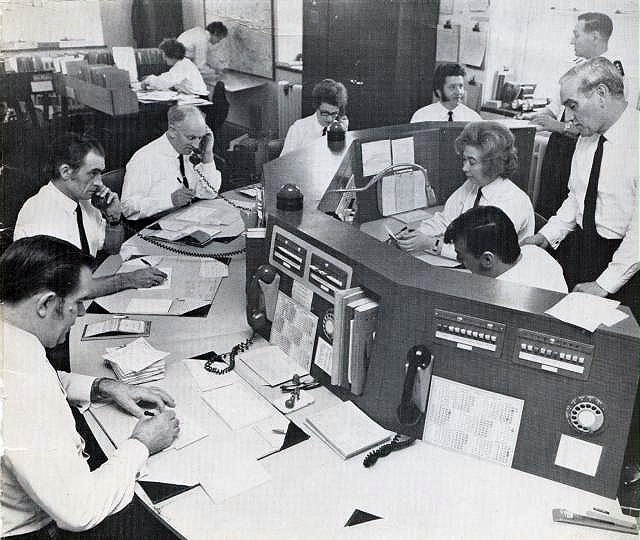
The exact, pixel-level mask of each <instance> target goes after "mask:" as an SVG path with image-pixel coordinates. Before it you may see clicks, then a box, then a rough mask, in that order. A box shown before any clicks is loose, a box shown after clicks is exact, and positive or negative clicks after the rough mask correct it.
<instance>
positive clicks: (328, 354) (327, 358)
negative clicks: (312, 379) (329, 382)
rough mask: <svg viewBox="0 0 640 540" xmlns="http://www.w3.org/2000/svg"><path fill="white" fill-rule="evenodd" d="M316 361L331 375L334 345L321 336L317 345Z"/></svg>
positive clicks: (317, 364)
mask: <svg viewBox="0 0 640 540" xmlns="http://www.w3.org/2000/svg"><path fill="white" fill-rule="evenodd" d="M313 361H314V363H315V365H316V366H318V367H319V368H320V369H321V370H322V371H324V372H325V373H326V374H327V375H331V366H332V365H333V347H332V346H331V345H330V344H329V343H328V342H327V341H325V340H324V339H322V338H321V337H319V338H318V344H317V345H316V356H315V358H314V360H313Z"/></svg>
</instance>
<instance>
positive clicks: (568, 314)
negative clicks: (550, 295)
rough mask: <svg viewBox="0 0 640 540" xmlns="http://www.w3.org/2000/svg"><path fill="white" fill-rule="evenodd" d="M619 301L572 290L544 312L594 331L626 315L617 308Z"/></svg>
mask: <svg viewBox="0 0 640 540" xmlns="http://www.w3.org/2000/svg"><path fill="white" fill-rule="evenodd" d="M619 305H620V302H618V301H617V300H609V299H608V298H600V297H599V296H594V295H592V294H587V293H581V292H572V293H569V294H568V295H567V296H565V297H564V298H563V299H562V300H560V302H558V303H557V304H556V305H555V306H552V307H550V308H549V309H548V310H547V311H545V313H547V314H549V315H551V316H552V317H555V318H556V319H560V320H561V321H565V322H568V323H571V324H575V325H576V326H579V327H581V328H584V329H586V330H589V332H594V331H595V329H596V328H598V326H600V325H601V324H605V325H607V326H611V325H613V324H615V323H617V322H620V321H621V320H622V319H626V318H627V317H628V315H627V314H626V313H623V312H622V311H619V310H618V309H617V308H618V306H619Z"/></svg>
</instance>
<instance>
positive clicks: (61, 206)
mask: <svg viewBox="0 0 640 540" xmlns="http://www.w3.org/2000/svg"><path fill="white" fill-rule="evenodd" d="M79 202H80V208H81V209H82V224H83V225H84V230H85V233H86V235H87V242H88V243H89V251H90V253H91V255H93V256H94V257H95V256H96V253H97V252H98V250H99V249H101V248H102V246H103V245H104V237H105V230H106V221H105V220H104V218H103V217H102V214H101V213H100V210H98V209H97V208H95V207H94V206H92V205H91V201H89V200H82V201H79ZM77 204H78V203H76V201H74V200H73V199H70V198H69V197H67V196H66V195H65V194H64V193H62V191H60V190H59V189H58V188H57V187H56V186H54V185H53V183H51V182H49V183H48V184H46V185H44V186H42V187H41V188H40V191H38V193H36V194H35V195H34V196H33V197H31V198H30V199H28V200H27V201H26V202H25V203H24V205H23V206H22V208H21V209H20V213H19V214H18V219H17V220H16V226H15V229H14V231H13V239H14V240H18V238H24V237H27V236H36V235H38V234H46V235H48V236H53V237H55V238H59V239H60V240H66V241H67V242H70V243H72V244H73V245H74V246H76V247H77V248H78V249H82V245H81V243H80V231H79V230H78V221H77V217H76V206H77Z"/></svg>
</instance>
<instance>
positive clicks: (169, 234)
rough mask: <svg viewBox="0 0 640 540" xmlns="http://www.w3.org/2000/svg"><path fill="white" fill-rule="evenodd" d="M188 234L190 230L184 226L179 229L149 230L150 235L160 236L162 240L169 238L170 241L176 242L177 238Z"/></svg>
mask: <svg viewBox="0 0 640 540" xmlns="http://www.w3.org/2000/svg"><path fill="white" fill-rule="evenodd" d="M188 234H189V232H188V231H187V230H186V228H182V229H181V230H179V231H164V230H160V231H154V230H152V231H150V232H149V236H153V237H154V238H160V240H169V242H174V241H176V240H179V239H180V238H184V237H185V236H187V235H188Z"/></svg>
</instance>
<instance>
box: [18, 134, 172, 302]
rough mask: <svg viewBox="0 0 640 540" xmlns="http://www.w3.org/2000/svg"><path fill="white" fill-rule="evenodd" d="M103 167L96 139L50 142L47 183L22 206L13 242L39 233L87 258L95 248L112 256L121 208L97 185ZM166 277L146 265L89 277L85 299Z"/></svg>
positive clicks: (119, 234)
mask: <svg viewBox="0 0 640 540" xmlns="http://www.w3.org/2000/svg"><path fill="white" fill-rule="evenodd" d="M104 166H105V163H104V149H103V148H102V145H101V144H100V143H99V142H98V141H97V140H95V139H93V138H91V137H87V136H83V135H77V134H75V133H67V134H65V135H63V136H62V137H60V138H59V139H57V140H55V141H54V142H53V144H52V145H51V149H50V157H49V168H50V171H51V177H52V178H53V179H52V180H51V181H50V182H49V183H48V184H46V185H44V186H43V187H41V188H40V191H38V193H36V194H35V195H34V196H33V197H31V198H30V199H28V200H27V201H26V202H25V203H24V205H23V206H22V209H21V210H20V213H19V214H18V218H17V221H16V226H15V230H14V234H13V238H14V240H18V239H19V238H23V237H25V236H36V235H39V234H45V235H48V236H53V237H55V238H60V239H62V240H66V241H68V242H71V243H72V244H73V245H75V246H76V247H78V248H80V249H81V250H82V251H83V252H84V253H85V254H87V255H90V256H92V257H95V256H96V254H97V252H98V250H100V249H103V250H104V251H106V252H107V253H110V254H115V253H118V251H119V250H120V246H121V245H122V242H123V240H124V228H123V225H122V208H121V206H120V200H119V198H118V195H117V194H116V193H113V192H112V191H111V190H109V188H107V187H106V186H105V185H104V184H103V183H102V179H101V174H102V171H103V170H104ZM166 277H167V276H166V275H165V274H164V273H163V272H162V271H160V270H159V269H157V268H153V267H150V268H142V269H139V270H135V271H134V272H125V273H119V274H114V275H112V276H104V277H100V278H94V279H93V281H92V284H91V287H90V291H89V294H88V296H89V297H91V298H96V297H99V296H105V295H107V294H112V293H114V292H118V291H121V290H124V289H132V288H133V289H136V288H141V287H152V286H154V285H158V284H160V283H162V282H163V281H164V279H165V278H166Z"/></svg>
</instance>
